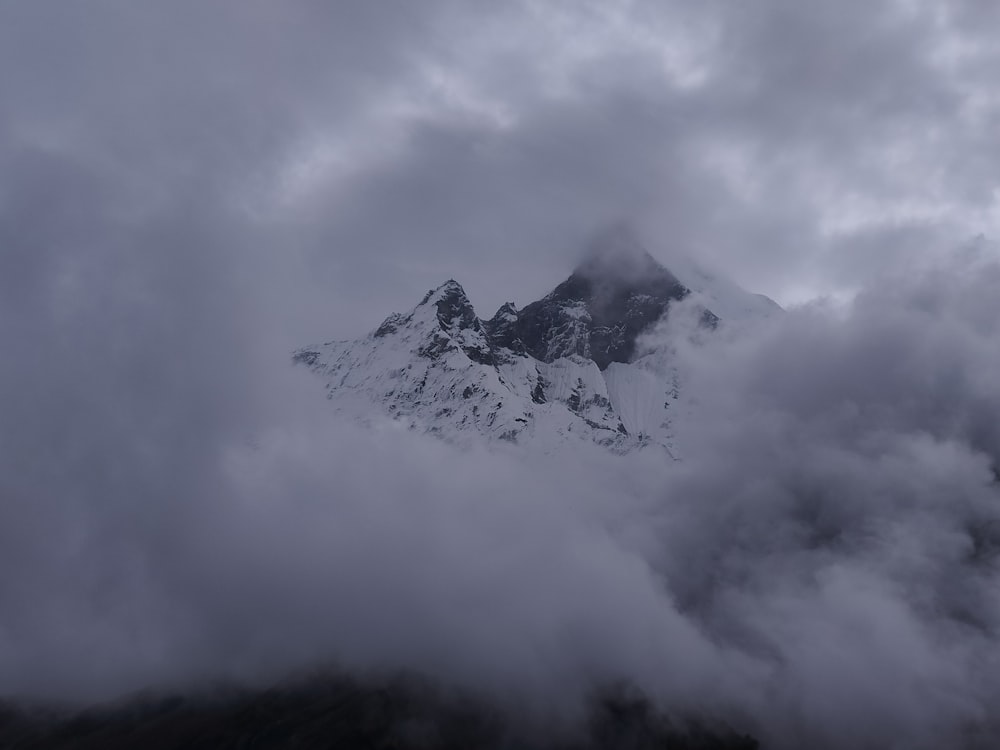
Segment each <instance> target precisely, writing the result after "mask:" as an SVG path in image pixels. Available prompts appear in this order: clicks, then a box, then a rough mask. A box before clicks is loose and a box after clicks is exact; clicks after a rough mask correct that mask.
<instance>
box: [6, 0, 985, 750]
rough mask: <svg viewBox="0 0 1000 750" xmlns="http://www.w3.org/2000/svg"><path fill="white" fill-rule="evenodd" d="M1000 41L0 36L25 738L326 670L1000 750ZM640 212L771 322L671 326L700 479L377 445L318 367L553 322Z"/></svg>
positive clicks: (192, 16) (586, 21)
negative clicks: (394, 338)
mask: <svg viewBox="0 0 1000 750" xmlns="http://www.w3.org/2000/svg"><path fill="white" fill-rule="evenodd" d="M793 6H794V7H793ZM998 21H1000V17H998V16H997V14H996V12H995V11H994V10H993V9H992V8H991V7H988V6H987V5H986V4H983V3H977V2H972V1H971V0H970V1H968V2H954V3H950V4H949V6H948V8H947V9H944V10H941V9H940V8H936V7H935V6H934V4H931V3H919V2H915V3H886V4H883V5H880V6H878V7H877V8H876V7H873V6H872V5H871V4H870V3H863V2H847V3H838V4H837V5H836V7H834V6H833V5H832V4H819V3H801V4H799V3H796V4H789V3H786V2H781V1H779V0H773V1H772V0H769V1H768V2H763V3H759V4H755V5H754V6H752V8H751V6H747V7H746V8H742V7H740V8H737V7H735V6H733V5H728V4H724V3H702V4H698V7H697V8H693V7H692V6H691V5H690V4H687V3H673V2H663V3H645V2H641V1H638V2H634V3H624V4H604V3H598V4H580V6H579V7H577V6H576V4H560V3H552V4H539V3H515V4H512V5H510V6H504V7H503V8H498V7H495V4H492V3H462V4H456V3H452V2H448V1H447V0H442V1H440V2H427V3H421V4H420V8H419V9H417V8H416V6H415V5H413V4H411V3H389V4H386V5H385V6H379V8H376V7H375V6H374V5H373V4H371V3H367V2H339V3H334V4H331V5H330V6H329V7H324V8H320V7H319V6H312V5H310V4H307V3H301V2H287V3H282V4H280V6H279V5H276V4H274V3H266V2H247V3H230V2H220V3H213V4H211V5H207V4H204V3H196V2H176V3H170V4H165V3H164V4H159V5H157V4H154V5H152V6H142V7H139V6H135V5H134V4H131V3H122V2H116V1H115V0H108V1H104V0H95V1H94V2H80V3H74V4H73V5H72V7H70V6H67V5H66V4H58V3H49V2H44V1H40V0H39V1H35V0H32V1H31V2H21V1H20V0H14V1H13V2H8V3H4V4H3V5H2V7H0V104H2V106H0V351H2V359H0V700H12V701H40V702H42V703H68V704H69V705H91V704H94V703H99V702H103V701H108V700H115V699H118V698H121V697H122V696H128V695H132V694H134V693H135V692H136V691H144V690H154V691H182V692H183V691H190V690H198V689H201V688H203V687H205V686H211V685H215V684H218V683H220V682H221V683H234V684H238V685H243V686H248V687H251V688H260V687H266V686H268V685H272V684H274V683H275V682H277V681H280V680H283V679H285V678H287V677H288V676H290V675H296V674H301V673H304V672H310V671H311V670H315V669H320V668H325V667H326V666H329V667H330V668H334V669H339V670H344V671H346V672H347V673H350V674H391V673H397V672H400V671H409V672H413V673H416V674H420V675H423V676H426V677H427V678H429V679H432V680H435V681H439V682H440V683H441V684H447V685H456V686H461V687H463V688H467V689H470V690H473V691H475V692H476V693H477V694H482V695H485V696H488V699H489V700H490V701H491V702H493V703H494V704H495V705H497V706H501V707H503V708H504V710H507V709H509V710H517V711H519V712H522V714H524V715H530V716H533V717H535V719H536V720H538V721H540V722H542V723H544V722H547V721H556V720H558V721H564V722H567V723H568V724H572V723H573V722H574V721H577V720H579V718H580V716H581V712H582V710H583V708H582V707H583V705H584V704H585V702H586V700H587V697H588V696H589V695H591V694H592V692H593V690H595V689H599V688H600V687H601V686H605V685H608V684H628V685H632V686H634V687H635V688H636V689H637V690H639V691H641V692H642V693H643V694H644V695H646V696H648V697H649V699H650V701H651V702H652V703H653V704H655V705H656V706H657V707H658V708H660V709H662V710H664V711H666V712H668V713H671V714H676V715H695V716H705V717H709V718H713V719H718V720H720V721H724V722H726V723H728V724H730V725H731V726H734V727H738V728H739V729H740V730H741V731H746V732H749V733H752V734H753V735H754V736H755V737H758V738H759V739H760V740H761V742H762V743H763V745H764V746H765V747H774V748H798V747H817V748H832V749H838V748H857V747H872V748H881V747H887V746H897V747H907V748H925V747H926V748H938V747H971V748H979V747H982V748H986V747H994V746H996V745H997V742H998V739H1000V714H998V712H997V709H996V708H995V707H996V706H998V705H1000V678H998V677H997V676H996V675H1000V669H998V667H1000V664H998V663H997V660H998V656H997V654H1000V649H998V645H1000V644H998V643H997V639H998V635H997V634H998V632H1000V631H998V628H1000V599H998V594H997V591H998V590H1000V589H998V586H997V584H998V565H1000V557H998V554H1000V486H998V479H997V477H998V466H1000V379H998V378H997V373H998V372H1000V340H998V339H1000V302H998V300H1000V265H998V257H1000V254H998V251H997V248H996V245H995V236H996V232H997V228H998V219H997V217H998V214H997V210H996V205H997V203H996V195H997V194H996V189H995V188H996V184H995V183H996V180H995V175H996V173H997V169H996V166H997V165H996V164H995V159H996V154H998V153H1000V150H998V149H997V148H996V143H995V132H994V130H995V128H994V127H993V123H994V122H995V121H996V114H997V112H996V109H997V102H996V97H995V96H993V95H992V90H993V85H994V84H993V81H994V80H995V75H994V73H995V69H996V65H997V61H998V59H1000V58H998V55H997V48H996V45H995V43H993V40H994V39H996V38H997V34H998V32H997V23H998ZM623 218H624V221H625V222H627V223H628V224H629V225H630V226H634V227H637V228H638V232H639V234H640V235H641V236H642V237H643V238H644V240H646V241H647V242H646V244H647V245H648V247H649V249H650V250H651V251H652V252H653V254H654V255H656V256H657V258H660V259H666V258H669V257H671V256H672V255H673V254H675V253H676V254H677V255H678V256H691V257H694V258H695V259H696V260H697V261H698V262H699V263H704V264H705V265H707V266H709V267H714V268H717V269H719V270H720V271H721V272H722V273H723V274H724V275H727V276H731V277H732V278H733V279H734V280H735V281H736V282H738V283H739V284H741V285H742V286H744V287H745V288H747V289H749V290H751V291H754V292H761V293H765V294H768V295H769V296H771V297H773V298H774V299H776V300H777V301H778V302H780V303H782V304H783V305H784V306H785V308H786V310H785V312H784V314H780V315H775V316H774V317H773V319H771V320H770V321H769V322H767V324H766V325H761V326H759V327H741V326H736V325H729V324H727V322H726V320H725V319H723V321H722V323H721V325H720V326H719V327H718V329H717V330H715V331H709V330H707V329H705V328H704V327H699V326H698V325H697V321H698V319H699V316H700V312H699V308H698V304H699V302H698V300H697V299H696V298H695V297H696V296H695V297H693V298H692V299H691V300H690V301H689V302H685V303H682V304H679V305H676V306H674V307H673V308H672V309H671V314H670V316H669V317H668V319H667V320H666V321H665V322H664V323H663V324H662V325H661V326H659V327H657V328H656V329H655V330H653V331H650V332H649V334H648V341H647V342H646V343H647V344H648V345H651V346H652V345H656V346H659V347H665V348H666V349H667V350H668V351H670V352H671V356H672V357H673V362H674V363H675V364H676V365H677V367H678V368H679V371H680V373H681V378H682V385H683V392H684V394H685V396H684V402H683V404H682V408H681V409H680V412H679V413H678V415H677V417H676V418H677V424H676V427H677V434H678V441H679V444H678V456H679V457H680V459H681V460H679V461H664V460H663V457H662V456H660V455H656V454H655V453H651V452H641V453H637V454H634V455H630V456H625V457H621V456H612V455H608V454H606V453H605V452H602V451H600V450H598V449H597V448H596V447H595V448H584V447H581V448H579V450H578V451H576V452H574V453H572V454H563V453H556V454H552V455H531V454H530V453H526V452H524V451H520V450H518V449H517V448H516V447H505V448H504V449H502V450H494V449H490V450H487V449H486V448H485V447H482V446H480V447H477V446H466V447H460V446H454V445H448V444H444V443H441V442H438V441H435V440H433V439H429V438H426V437H422V436H419V435H416V434H414V433H410V432H407V431H405V430H400V429H399V428H398V425H396V424H395V423H393V422H391V421H389V422H384V423H377V424H376V425H375V426H374V427H373V428H371V429H369V428H363V427H361V426H359V425H356V424H354V423H352V422H348V421H343V420H341V419H339V418H338V417H337V416H336V415H335V414H333V413H332V412H331V411H330V410H329V409H326V408H325V407H326V406H327V403H326V402H325V399H324V393H323V389H322V385H321V383H319V382H317V379H315V378H314V377H313V376H312V375H310V373H308V372H306V371H305V369H304V368H300V367H295V366H293V364H292V361H291V358H290V353H291V352H292V351H293V350H294V349H295V348H297V347H299V346H302V345H304V344H307V343H308V342H311V341H323V340H329V339H331V338H354V337H359V336H362V335H364V334H365V333H367V332H368V331H370V330H372V329H373V328H374V327H375V326H377V325H378V323H379V322H380V321H381V320H383V319H384V318H385V316H386V315H387V314H388V313H390V312H392V311H394V310H403V309H407V308H408V307H410V306H412V305H413V304H414V303H415V302H416V301H417V300H418V299H419V298H420V296H421V295H422V294H423V293H424V292H425V291H426V290H427V289H428V288H431V287H435V286H437V285H438V284H440V283H441V282H442V281H444V280H445V279H447V278H456V279H458V280H460V281H461V282H462V284H463V286H464V287H465V289H466V290H467V291H468V292H469V295H470V297H471V298H472V301H473V302H474V303H475V305H476V307H477V309H479V310H480V311H483V310H487V311H491V310H494V309H496V307H498V306H499V304H500V303H502V302H504V301H505V300H507V299H514V300H516V301H517V302H518V304H523V303H524V302H527V301H530V300H532V299H537V298H538V297H540V296H541V295H543V294H544V293H546V292H548V291H549V290H551V288H552V287H553V286H554V285H555V284H557V283H558V282H559V281H561V280H562V279H564V278H566V276H567V275H568V274H569V273H570V272H571V270H572V267H573V264H574V262H575V260H576V259H577V258H578V257H579V255H580V252H581V249H585V248H586V244H587V238H589V237H592V236H593V233H594V231H595V229H598V228H600V227H604V226H607V225H608V224H609V223H610V222H616V221H619V220H621V219H623ZM970 237H978V238H979V239H976V240H973V241H970V240H969V238H970ZM956 248H958V249H956ZM626 255H627V254H626ZM640 265H641V264H640ZM669 265H670V264H669V262H667V266H668V267H669ZM626 270H628V271H630V270H631V269H628V268H626ZM723 317H724V316H723Z"/></svg>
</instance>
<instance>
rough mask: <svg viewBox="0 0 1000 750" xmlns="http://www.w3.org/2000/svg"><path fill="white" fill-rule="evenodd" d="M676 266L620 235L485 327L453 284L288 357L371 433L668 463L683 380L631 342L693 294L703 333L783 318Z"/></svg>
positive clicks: (766, 305)
mask: <svg viewBox="0 0 1000 750" xmlns="http://www.w3.org/2000/svg"><path fill="white" fill-rule="evenodd" d="M680 267H681V271H680V275H675V274H674V273H673V272H672V271H667V270H666V269H665V268H664V267H663V266H662V265H660V264H659V263H658V262H657V261H656V260H655V259H653V258H652V257H651V256H650V255H649V254H648V253H646V251H645V250H644V249H642V247H641V245H639V244H638V242H637V241H636V240H635V239H634V237H633V236H632V235H631V234H628V233H627V232H626V233H623V232H620V231H619V232H617V233H615V234H613V235H611V236H610V237H606V238H605V239H604V241H603V244H602V245H600V246H599V247H598V248H597V249H596V250H594V249H592V251H591V253H590V254H589V255H588V257H587V258H586V259H585V260H584V262H583V263H582V264H581V265H580V266H579V267H578V268H577V269H576V270H575V271H574V272H573V274H572V275H571V276H570V277H569V278H568V279H567V280H566V281H564V282H563V283H562V284H560V285H559V286H557V287H556V288H555V289H554V290H553V291H552V292H551V293H550V294H549V295H547V296H546V297H544V298H543V299H541V300H539V301H538V302H533V303H531V304H530V305H527V306H526V307H525V308H524V309H523V310H518V309H517V307H515V306H514V305H513V304H512V303H507V304H505V305H504V306H503V307H501V308H500V310H498V311H497V313H496V314H495V315H494V316H493V318H491V319H490V320H488V321H484V320H481V319H480V318H479V317H478V316H477V315H476V312H475V310H474V308H473V306H472V303H471V302H470V301H469V299H468V297H467V296H466V294H465V291H464V290H463V289H462V287H461V285H459V284H458V283H457V282H456V281H453V280H452V281H448V282H446V283H444V284H442V285H441V286H440V287H438V288H437V289H434V290H432V291H430V292H428V294H427V295H426V296H425V297H424V299H423V300H421V302H420V303H419V304H418V305H417V306H416V307H414V308H413V309H412V310H411V311H410V312H409V313H406V314H399V313H395V314H393V315H390V316H389V317H388V318H386V320H385V321H384V322H383V323H382V325H380V326H379V327H378V328H377V329H376V330H375V331H373V332H371V333H370V334H369V335H368V336H366V337H364V338H361V339H358V340H356V341H334V342H329V343H326V344H322V345H319V346H311V347H306V348H303V349H300V350H299V351H297V352H296V353H295V354H294V359H295V361H296V362H299V363H301V364H303V365H305V366H308V367H309V368H310V369H311V370H313V371H314V372H315V373H316V374H317V375H319V376H321V377H322V378H324V380H325V381H326V392H327V397H328V399H329V401H330V402H331V404H332V406H333V407H334V409H335V410H336V411H338V412H340V413H342V414H345V415H347V416H349V417H351V418H353V419H357V420H360V421H362V422H365V423H368V424H376V423H379V422H391V423H392V424H395V425H402V426H404V427H406V428H409V429H413V430H419V431H422V432H426V433H430V434H434V435H437V436H439V437H441V438H444V439H446V440H449V441H453V442H458V443H462V442H467V441H470V440H482V439H483V438H485V439H487V440H489V441H506V442H510V443H516V444H521V445H530V446H531V447H532V448H533V449H535V450H540V451H542V452H547V451H551V450H555V449H557V448H558V447H560V446H563V445H567V444H569V445H571V444H573V442H574V441H580V440H582V441H588V442H594V443H597V444H599V445H601V446H604V447H606V448H608V449H610V450H613V451H615V452H627V451H632V450H635V449H639V448H644V447H651V448H652V449H655V450H663V451H664V452H665V453H666V454H668V455H671V456H674V455H676V435H675V434H674V432H673V427H672V421H673V414H674V413H675V412H676V411H677V410H678V409H679V408H681V406H682V403H681V402H682V395H683V384H682V382H681V376H680V374H679V370H678V368H677V367H676V366H675V363H674V362H673V361H672V359H671V356H672V355H671V347H670V346H669V343H667V344H665V345H663V346H661V347H660V348H659V349H657V350H655V351H648V350H647V349H645V348H643V349H642V350H641V351H640V350H639V349H640V342H641V344H642V345H643V346H644V345H645V343H646V341H645V340H644V339H641V338H640V337H642V336H643V334H645V333H647V332H648V331H649V330H650V329H651V328H652V327H653V326H654V325H655V324H656V323H657V322H659V321H661V320H662V319H663V317H664V316H665V315H667V314H668V312H669V309H670V307H671V305H673V304H676V303H677V302H679V301H681V300H684V299H689V298H690V299H692V300H694V301H695V302H697V303H700V307H699V308H698V309H700V310H701V312H700V319H699V323H700V325H702V326H703V327H704V328H706V329H714V328H715V327H716V325H717V324H718V323H719V321H720V318H721V319H722V321H723V322H726V321H729V320H736V321H740V322H741V323H746V322H747V321H755V320H761V319H766V318H767V317H769V316H770V315H773V314H774V313H775V311H776V310H780V308H778V307H777V305H775V304H774V303H773V302H771V301H770V300H767V298H761V297H759V296H758V295H752V294H749V293H747V292H745V291H743V290H742V289H740V288H739V287H738V286H736V285H735V284H732V283H731V282H728V281H727V280H725V279H723V278H721V277H717V276H712V275H710V274H707V273H704V272H703V271H701V270H700V269H699V268H698V267H697V266H696V265H695V264H693V263H689V264H680ZM682 279H683V281H682ZM688 283H690V284H691V285H690V286H688ZM693 290H694V291H693ZM692 294H694V295H696V296H695V297H692V296H691V295H692ZM709 302H711V303H712V307H711V308H709V307H708V305H707V304H706V303H709ZM723 313H724V314H723Z"/></svg>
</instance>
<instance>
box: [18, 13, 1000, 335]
mask: <svg viewBox="0 0 1000 750" xmlns="http://www.w3.org/2000/svg"><path fill="white" fill-rule="evenodd" d="M998 34H1000V9H998V8H997V6H996V4H995V3H993V2H989V1H988V0H954V1H953V2H947V3H943V2H937V1H936V0H898V1H897V2H870V1H869V0H844V1H843V2H836V3H830V2H821V1H818V0H817V1H815V2H814V1H811V0H807V1H805V2H803V1H801V0H794V1H793V0H761V1H760V2H753V3H744V2H724V1H722V0H709V1H707V2H698V3H690V2H669V1H666V0H664V1H659V2H644V1H643V0H630V1H627V2H626V1H619V0H600V2H587V1H585V0H572V1H568V0H565V1H560V0H547V1H544V2H543V1H538V2H535V1H533V0H523V1H522V2H457V1H453V0H427V1H426V2H420V3H413V2H391V1H389V0H387V1H386V2H377V3H372V2H367V0H338V1H337V2H331V3H313V2H305V1H301V2H300V1H299V0H292V1H291V2H281V3H274V2H267V1H265V0H247V1H246V2H219V3H203V2H197V1H195V0H178V1H177V2H169V3H166V2H162V3H141V4H137V3H132V2H124V1H121V0H120V1H115V0H92V1H89V2H78V3H64V2H53V1H51V0H36V1H34V2H18V1H15V2H6V3H3V4H2V6H0V101H2V103H3V107H2V111H0V170H2V174H3V176H4V177H3V180H2V182H0V190H2V194H0V197H2V203H0V210H2V212H3V213H2V219H0V231H2V235H0V242H2V245H3V266H4V268H3V270H4V273H3V277H4V279H3V282H0V283H3V284H4V285H5V287H6V285H14V286H15V287H18V288H20V289H22V290H23V289H24V288H25V279H26V278H29V279H30V278H33V276H32V274H35V273H37V272H39V271H40V265H41V264H42V263H43V261H42V260H41V259H40V252H41V253H48V254H49V257H50V261H49V262H50V263H51V264H54V265H55V266H58V270H59V271H60V273H61V276H60V278H62V279H63V282H64V284H65V285H67V286H72V285H71V284H70V282H69V281H68V280H67V279H69V278H71V277H73V278H76V276H75V275H79V274H80V273H85V271H84V270H81V269H80V268H76V269H75V270H74V269H72V268H70V266H73V265H74V263H75V264H76V265H86V263H85V262H84V261H82V260H81V259H82V258H84V257H85V254H86V252H87V250H88V249H89V248H98V249H99V251H100V252H104V253H106V252H108V251H109V248H111V247H115V248H118V249H119V250H120V252H122V253H125V254H127V255H128V256H129V257H130V258H131V259H132V261H133V262H135V263H137V264H141V265H143V266H145V265H147V264H171V265H175V266H179V265H180V262H179V261H178V260H176V259H175V258H174V257H173V254H174V253H176V252H178V251H180V252H182V253H188V254H190V255H192V256H194V257H195V258H200V259H201V260H198V261H195V262H208V261H205V260H204V259H205V257H206V256H212V258H213V259H222V260H219V261H218V262H220V263H222V264H223V265H224V266H225V267H226V270H225V271H224V272H223V271H221V270H220V273H224V274H225V275H226V276H231V275H233V274H235V275H239V274H241V273H242V274H244V276H245V277H246V278H243V279H241V280H240V281H239V283H240V284H242V285H243V287H242V288H243V289H245V290H246V291H248V292H252V294H253V296H254V297H255V298H256V299H258V300H260V301H261V302H262V304H266V305H267V306H268V309H269V311H270V312H269V317H270V318H272V319H273V320H274V325H275V326H276V327H277V328H278V329H280V330H281V331H282V335H283V337H287V339H288V341H289V342H292V345H294V343H295V342H297V341H311V340H313V339H315V338H324V337H327V338H328V337H330V336H348V335H355V334H360V333H363V332H365V331H367V330H368V329H369V328H370V327H372V326H373V325H375V324H377V322H379V320H380V319H381V318H382V317H384V316H385V315H386V314H388V313H389V312H391V311H393V310H396V309H399V308H408V307H409V306H411V305H412V304H414V303H415V301H416V300H417V299H418V298H419V296H420V295H421V294H422V293H423V291H425V290H426V288H429V287H431V286H436V285H437V284H438V283H440V282H441V281H443V280H445V279H446V278H449V277H455V278H457V279H458V280H459V281H460V282H462V283H463V284H464V285H465V286H466V287H467V289H468V291H469V293H470V295H471V296H472V298H473V301H474V302H475V303H476V304H477V306H479V307H481V308H482V309H481V310H480V314H481V315H482V316H484V317H486V316H489V315H491V314H492V313H493V311H494V310H495V308H496V307H497V306H499V304H500V303H501V302H503V301H504V300H505V299H512V300H514V301H516V302H518V303H521V304H523V303H525V302H528V301H530V300H532V299H534V298H536V297H537V296H539V295H541V294H542V293H544V292H546V291H548V290H549V289H550V288H551V287H552V286H554V284H555V283H557V282H558V281H559V280H561V278H563V277H564V276H565V275H566V274H567V273H568V271H569V270H570V268H571V267H572V264H573V260H574V258H575V257H576V255H577V254H578V252H579V250H580V247H581V246H582V245H583V244H584V242H585V239H586V237H587V236H588V235H589V234H590V233H591V232H593V231H594V229H595V227H600V226H602V225H604V224H606V223H607V222H609V221H618V220H626V221H630V222H632V223H634V225H635V226H636V227H637V228H638V229H639V230H640V232H641V234H642V236H643V238H644V239H645V241H646V242H647V244H648V245H649V246H650V249H651V250H652V251H653V252H654V254H655V253H657V252H658V248H661V249H664V250H665V249H669V250H671V251H678V250H679V251H682V252H687V253H691V254H693V255H695V256H697V257H699V258H701V259H702V260H703V262H705V263H707V264H708V265H710V266H715V267H716V268H721V269H723V270H724V271H725V272H727V273H729V274H730V275H731V276H732V277H733V278H734V279H735V280H736V281H737V282H738V283H740V284H742V285H743V286H744V287H746V288H748V289H750V290H752V291H759V292H762V293H766V294H768V295H770V296H772V297H773V298H775V299H776V300H778V301H779V302H781V303H782V304H785V305H787V304H789V303H795V302H799V301H802V300H805V299H808V298H811V297H813V296H815V295H820V294H835V295H841V294H848V293H850V292H852V291H853V290H854V289H856V288H857V287H858V285H859V283H860V282H862V281H863V280H865V279H866V278H868V277H870V276H871V275H873V274H877V273H879V272H881V271H884V270H885V269H886V268H891V267H893V266H894V265H898V264H900V263H906V264H910V263H912V262H914V261H916V260H918V259H922V258H925V257H927V256H928V255H929V254H933V253H936V252H939V251H941V250H949V249H952V248H954V247H955V246H957V245H960V244H962V243H965V242H968V241H969V240H970V239H972V238H974V237H976V236H977V235H980V234H985V235H987V236H992V235H994V234H995V233H996V231H997V228H998V226H1000V203H998V201H1000V197H998V193H997V189H998V187H997V174H998V173H1000V164H998V161H1000V149H998V148H997V147H996V136H995V133H996V132H997V129H996V127H995V124H996V121H997V117H998V115H1000V99H998V96H997V94H996V88H995V81H996V80H997V75H998V74H1000V43H998V42H997V41H996V40H997V39H998V38H1000V36H998ZM70 245H72V247H73V249H72V257H73V258H75V259H76V261H70V260H69V255H70V252H69V250H68V247H69V246H70ZM63 250H65V251H66V252H65V254H62V251H63ZM56 256H58V257H60V258H62V260H60V261H58V262H57V261H55V260H53V259H52V258H53V257H56ZM212 262H213V263H214V262H215V261H214V260H213V261H212ZM85 287H86V284H83V285H82V286H81V287H80V288H85ZM61 293H71V292H69V291H67V289H63V292H61ZM345 314H350V316H351V318H350V320H347V319H345V317H344V316H345ZM296 332H300V334H301V335H300V336H299V337H298V338H296Z"/></svg>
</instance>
